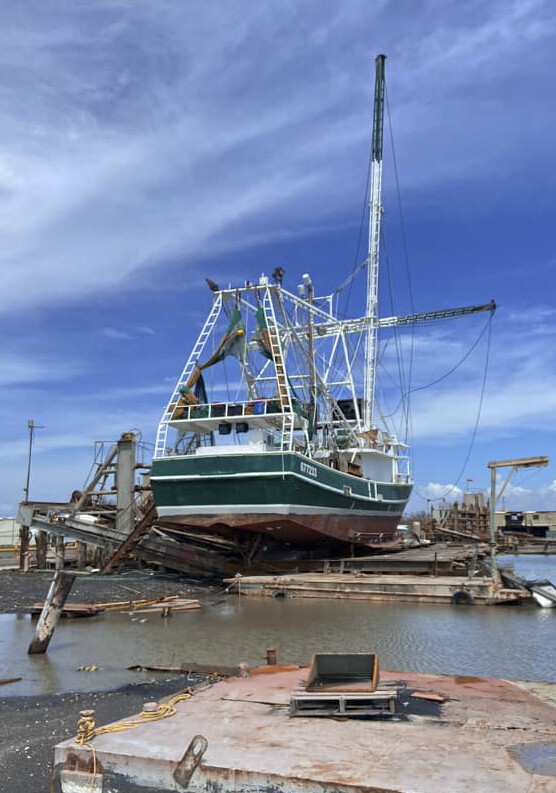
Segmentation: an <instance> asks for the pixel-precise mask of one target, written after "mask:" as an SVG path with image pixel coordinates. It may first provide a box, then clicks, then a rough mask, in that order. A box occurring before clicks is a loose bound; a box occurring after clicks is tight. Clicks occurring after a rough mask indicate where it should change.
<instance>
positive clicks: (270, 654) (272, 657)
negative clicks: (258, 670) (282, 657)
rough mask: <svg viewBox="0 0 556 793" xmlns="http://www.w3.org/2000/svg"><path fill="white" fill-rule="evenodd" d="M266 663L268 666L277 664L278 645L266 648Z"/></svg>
mask: <svg viewBox="0 0 556 793" xmlns="http://www.w3.org/2000/svg"><path fill="white" fill-rule="evenodd" d="M266 663H267V665H268V666H276V647H267V648H266Z"/></svg>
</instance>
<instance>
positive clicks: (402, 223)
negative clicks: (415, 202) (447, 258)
mask: <svg viewBox="0 0 556 793" xmlns="http://www.w3.org/2000/svg"><path fill="white" fill-rule="evenodd" d="M384 95H385V97H386V110H387V115H388V129H389V132H390V146H391V149H392V161H393V164H394V175H395V177H396V192H397V196H398V211H399V213H400V227H401V232H402V244H403V252H404V260H405V271H406V276H407V286H408V291H409V301H410V305H411V311H412V313H413V314H414V313H415V304H414V300H413V285H412V283H411V270H410V267H409V254H408V247H407V236H406V233H405V218H404V214H403V207H402V194H401V190H400V180H399V176H398V162H397V159H396V147H395V146H394V132H393V129H392V115H391V113H390V99H389V96H388V85H387V83H386V78H384ZM414 349H415V325H412V327H411V347H410V352H409V372H408V377H407V388H408V390H407V402H406V405H405V414H406V415H405V438H404V441H405V442H406V443H407V436H408V432H409V425H410V423H411V403H410V399H409V396H410V394H411V376H412V373H413V353H414Z"/></svg>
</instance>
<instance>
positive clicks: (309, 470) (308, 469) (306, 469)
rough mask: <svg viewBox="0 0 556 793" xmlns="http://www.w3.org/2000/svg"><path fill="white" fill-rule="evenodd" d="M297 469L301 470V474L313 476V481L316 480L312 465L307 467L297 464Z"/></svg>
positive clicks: (304, 464)
mask: <svg viewBox="0 0 556 793" xmlns="http://www.w3.org/2000/svg"><path fill="white" fill-rule="evenodd" d="M299 467H300V468H301V473H302V474H307V475H308V476H314V477H315V479H316V478H317V469H316V468H315V466H314V465H309V463H299Z"/></svg>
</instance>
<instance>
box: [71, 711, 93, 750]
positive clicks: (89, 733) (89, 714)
mask: <svg viewBox="0 0 556 793" xmlns="http://www.w3.org/2000/svg"><path fill="white" fill-rule="evenodd" d="M94 737H95V712H94V710H80V711H79V720H78V722H77V737H76V739H75V742H76V743H80V744H84V743H90V742H91V741H92V740H93V738H94Z"/></svg>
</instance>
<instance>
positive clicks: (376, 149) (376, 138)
mask: <svg viewBox="0 0 556 793" xmlns="http://www.w3.org/2000/svg"><path fill="white" fill-rule="evenodd" d="M385 60H386V55H377V57H376V77H375V101H374V113H373V145H372V158H371V192H370V200H369V246H368V255H367V307H366V312H365V317H366V321H367V338H366V345H365V412H364V418H365V421H364V423H365V429H367V430H368V429H370V428H371V427H372V425H373V420H374V398H375V380H376V358H377V355H376V352H377V350H376V346H377V344H376V343H377V330H378V259H379V252H380V223H381V215H382V203H381V188H382V137H383V128H384V62H385Z"/></svg>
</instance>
